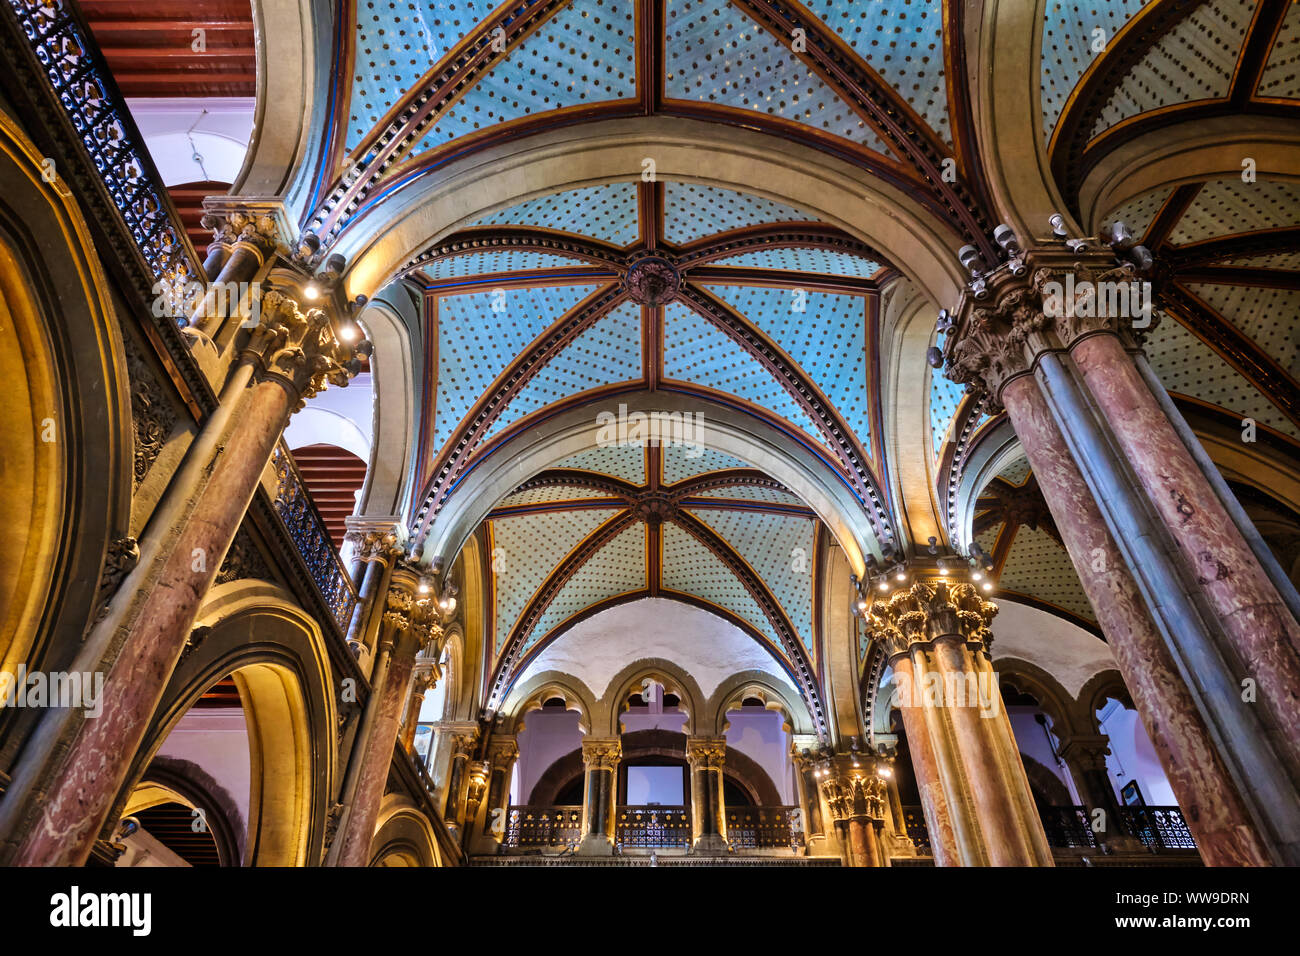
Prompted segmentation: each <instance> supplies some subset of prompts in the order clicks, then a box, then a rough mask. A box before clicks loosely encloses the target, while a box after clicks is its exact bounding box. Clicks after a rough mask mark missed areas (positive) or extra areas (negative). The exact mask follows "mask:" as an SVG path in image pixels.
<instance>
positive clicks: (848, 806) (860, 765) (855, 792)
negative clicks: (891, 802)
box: [821, 754, 888, 821]
mask: <svg viewBox="0 0 1300 956" xmlns="http://www.w3.org/2000/svg"><path fill="white" fill-rule="evenodd" d="M882 763H885V764H887V763H888V761H885V760H884V759H883V758H878V757H875V756H873V755H870V754H866V755H860V756H859V755H854V754H840V755H839V756H836V757H834V758H833V759H831V760H830V761H829V763H828V765H827V766H825V767H824V769H823V773H822V778H821V786H822V795H823V796H824V797H825V798H826V805H827V806H828V807H829V808H830V811H831V816H832V817H833V818H834V819H835V820H837V821H840V820H851V819H855V818H858V819H870V820H883V819H884V818H885V781H884V779H883V778H882V777H881V776H880V773H879V770H880V767H881V765H882Z"/></svg>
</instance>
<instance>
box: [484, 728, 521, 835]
mask: <svg viewBox="0 0 1300 956" xmlns="http://www.w3.org/2000/svg"><path fill="white" fill-rule="evenodd" d="M487 754H488V765H489V767H490V768H491V769H490V776H489V778H488V791H487V813H486V814H485V815H484V817H483V835H484V836H485V837H487V838H488V839H489V840H490V841H491V842H492V843H494V844H496V845H498V846H499V845H500V844H501V842H502V840H504V839H505V835H506V824H507V822H508V820H507V818H508V816H509V814H510V782H511V778H512V777H513V776H514V773H515V764H516V763H517V762H518V761H519V738H518V737H516V736H515V735H514V734H493V735H492V739H491V740H489V741H488V747H487Z"/></svg>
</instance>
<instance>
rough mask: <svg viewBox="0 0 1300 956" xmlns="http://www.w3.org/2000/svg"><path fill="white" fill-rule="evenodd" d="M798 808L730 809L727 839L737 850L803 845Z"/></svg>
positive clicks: (728, 811)
mask: <svg viewBox="0 0 1300 956" xmlns="http://www.w3.org/2000/svg"><path fill="white" fill-rule="evenodd" d="M798 810H799V808H798V807H735V808H728V809H727V811H726V814H727V842H728V843H730V844H731V845H732V846H733V847H735V848H736V849H738V850H766V849H772V848H775V847H785V846H788V847H795V846H802V845H803V842H804V841H803V828H802V827H800V826H799V825H798V821H799V813H798V812H796V811H798Z"/></svg>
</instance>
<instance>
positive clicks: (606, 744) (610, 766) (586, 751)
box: [582, 737, 623, 770]
mask: <svg viewBox="0 0 1300 956" xmlns="http://www.w3.org/2000/svg"><path fill="white" fill-rule="evenodd" d="M622 757H623V744H622V741H620V740H619V739H618V738H603V737H597V738H595V739H591V738H588V739H586V740H584V741H583V742H582V763H583V766H585V767H586V768H587V769H588V770H614V769H615V768H617V767H618V762H619V760H620V759H622Z"/></svg>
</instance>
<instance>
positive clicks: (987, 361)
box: [945, 253, 1295, 865]
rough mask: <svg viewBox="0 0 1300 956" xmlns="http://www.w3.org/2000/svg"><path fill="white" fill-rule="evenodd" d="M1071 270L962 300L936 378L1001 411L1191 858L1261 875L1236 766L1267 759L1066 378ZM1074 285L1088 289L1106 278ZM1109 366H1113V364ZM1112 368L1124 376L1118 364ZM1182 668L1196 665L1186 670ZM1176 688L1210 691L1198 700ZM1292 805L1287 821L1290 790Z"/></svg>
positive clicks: (1147, 523) (1097, 275)
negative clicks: (1157, 765)
mask: <svg viewBox="0 0 1300 956" xmlns="http://www.w3.org/2000/svg"><path fill="white" fill-rule="evenodd" d="M1029 258H1030V259H1031V260H1034V259H1035V256H1034V255H1031V256H1030V257H1029ZM1078 258H1079V257H1078V256H1076V255H1074V254H1071V255H1069V256H1068V257H1062V256H1061V255H1058V254H1055V253H1045V254H1043V255H1041V256H1037V263H1036V265H1037V268H1036V269H1035V270H1034V272H1033V273H1032V275H1033V281H1032V283H1030V282H1029V281H1027V280H1026V281H1021V280H1018V279H1016V278H1015V277H1012V276H1008V275H1003V274H1000V273H999V274H997V275H995V276H990V277H989V282H988V284H989V286H990V288H988V289H987V290H986V291H985V292H984V293H983V295H982V298H981V299H978V300H977V299H975V298H974V297H973V296H967V297H964V298H963V303H962V308H961V314H960V316H959V317H958V318H957V320H956V321H955V323H954V325H955V328H954V329H953V330H952V331H950V332H949V337H948V342H947V344H946V346H945V354H946V355H947V360H948V369H947V371H948V375H949V377H950V378H953V379H954V380H956V381H960V382H965V383H967V384H968V386H970V387H973V388H975V389H976V390H978V391H980V392H981V393H983V395H984V396H985V402H986V405H987V406H988V407H990V408H992V409H995V410H996V408H997V407H998V406H999V405H1001V406H1003V407H1005V408H1006V411H1007V415H1008V418H1009V419H1010V420H1011V423H1012V426H1013V427H1014V428H1015V431H1016V434H1017V436H1018V437H1019V438H1020V441H1021V444H1022V445H1023V447H1024V451H1025V454H1026V456H1027V457H1028V459H1029V464H1030V466H1031V467H1032V468H1033V471H1034V474H1035V476H1036V478H1037V479H1038V484H1039V487H1040V488H1041V489H1042V492H1043V495H1044V498H1045V499H1046V501H1047V505H1048V508H1049V510H1050V511H1051V513H1052V517H1053V519H1054V520H1055V523H1056V526H1057V529H1058V531H1059V532H1060V535H1061V539H1062V541H1063V543H1064V544H1065V547H1066V550H1067V551H1068V552H1069V555H1070V559H1071V562H1072V563H1073V565H1074V568H1075V570H1076V572H1077V573H1078V575H1079V581H1080V583H1081V584H1082V586H1083V589H1084V592H1085V593H1086V595H1087V597H1088V600H1089V602H1090V603H1091V604H1092V607H1093V609H1094V611H1095V613H1096V615H1097V619H1098V622H1099V624H1100V625H1101V628H1102V631H1103V632H1104V633H1105V635H1106V638H1107V642H1108V644H1109V646H1110V648H1111V651H1112V652H1113V654H1114V656H1115V661H1116V665H1117V667H1118V668H1119V670H1120V673H1121V675H1122V676H1123V678H1124V682H1125V684H1126V685H1127V687H1128V689H1129V693H1130V694H1131V695H1132V698H1133V702H1134V705H1135V707H1136V708H1137V711H1138V714H1139V716H1140V718H1141V719H1142V722H1143V725H1144V727H1145V728H1146V730H1147V734H1148V736H1149V737H1150V738H1151V741H1152V743H1153V744H1154V746H1155V749H1156V752H1157V755H1158V756H1159V759H1160V762H1161V765H1162V767H1163V768H1164V771H1165V774H1166V776H1167V777H1168V779H1169V782H1170V786H1171V787H1172V788H1173V790H1174V793H1175V795H1176V796H1177V799H1178V802H1179V805H1180V807H1181V808H1182V810H1183V815H1184V817H1185V819H1186V820H1187V822H1188V826H1189V828H1190V829H1191V831H1192V833H1193V835H1194V836H1195V838H1196V841H1197V845H1198V847H1199V848H1200V851H1201V855H1202V858H1203V859H1204V860H1205V862H1206V863H1207V864H1209V865H1250V864H1258V863H1263V862H1266V861H1267V860H1268V859H1269V850H1268V848H1267V845H1266V840H1265V839H1264V837H1263V833H1262V831H1261V830H1260V829H1259V821H1260V819H1261V817H1260V816H1259V813H1260V809H1261V807H1262V805H1263V804H1265V803H1267V801H1266V800H1265V801H1263V802H1262V803H1261V801H1260V800H1259V799H1252V800H1251V801H1250V802H1248V801H1247V799H1246V797H1247V796H1248V789H1249V788H1248V787H1243V777H1244V776H1248V775H1249V771H1248V770H1247V769H1246V768H1245V766H1244V765H1243V764H1242V762H1241V761H1242V760H1243V758H1244V757H1246V756H1249V757H1250V762H1251V763H1252V764H1253V765H1254V766H1255V768H1256V769H1257V771H1258V773H1259V774H1260V775H1261V776H1266V777H1268V778H1269V779H1270V780H1274V781H1276V779H1277V772H1276V771H1277V770H1278V764H1277V761H1276V759H1275V756H1276V755H1275V754H1272V753H1271V752H1270V749H1269V747H1268V746H1267V744H1268V741H1267V740H1266V739H1265V738H1264V735H1263V734H1262V732H1261V731H1260V730H1259V729H1258V727H1254V726H1252V719H1253V718H1252V715H1251V714H1249V713H1248V712H1247V713H1243V710H1242V708H1241V706H1239V705H1240V699H1239V688H1238V687H1237V686H1236V679H1235V677H1233V676H1232V674H1231V673H1230V672H1229V671H1228V670H1226V669H1225V668H1224V667H1223V661H1222V659H1221V658H1220V657H1219V656H1218V655H1217V653H1215V652H1214V649H1213V647H1212V645H1213V643H1214V641H1215V638H1214V635H1213V628H1212V627H1210V626H1208V624H1207V622H1206V620H1205V619H1204V618H1203V616H1202V615H1201V613H1200V611H1199V610H1198V603H1199V602H1198V600H1197V599H1196V597H1195V595H1194V594H1193V593H1191V592H1193V591H1194V590H1195V586H1194V585H1193V586H1191V587H1189V586H1188V585H1187V577H1186V575H1185V574H1184V573H1183V571H1180V569H1179V568H1178V566H1177V564H1178V561H1179V560H1180V558H1179V555H1178V554H1177V551H1178V549H1177V548H1176V547H1175V546H1174V545H1172V543H1171V544H1170V545H1169V546H1168V547H1165V545H1164V544H1163V543H1162V540H1161V538H1162V536H1163V535H1167V534H1168V533H1169V532H1168V531H1166V530H1165V529H1164V528H1163V527H1161V524H1162V523H1163V522H1161V521H1153V520H1152V516H1151V515H1150V513H1149V509H1147V508H1146V506H1145V505H1144V503H1143V501H1142V500H1141V499H1142V495H1141V494H1140V492H1139V489H1138V488H1136V487H1135V486H1134V483H1133V481H1132V480H1130V478H1129V477H1128V476H1129V475H1130V474H1131V473H1130V472H1129V470H1128V466H1126V465H1125V464H1124V463H1123V462H1121V461H1119V460H1118V459H1117V456H1116V455H1115V452H1114V448H1115V445H1116V441H1115V440H1114V439H1113V438H1109V437H1107V425H1106V423H1105V422H1103V421H1099V420H1098V419H1097V417H1096V415H1095V414H1094V412H1093V408H1094V403H1093V400H1092V399H1091V398H1090V397H1089V396H1088V395H1087V394H1085V392H1084V389H1083V388H1082V386H1081V384H1080V382H1079V379H1078V376H1077V375H1075V374H1074V373H1073V372H1072V371H1071V369H1070V361H1071V360H1070V357H1069V355H1068V354H1067V345H1068V344H1069V343H1075V344H1080V343H1083V342H1086V341H1088V339H1089V338H1095V337H1098V336H1099V335H1100V332H1099V329H1100V328H1101V327H1100V326H1098V325H1097V322H1096V321H1093V320H1091V319H1089V320H1085V319H1084V317H1082V316H1080V315H1078V314H1077V312H1078V311H1079V310H1077V309H1076V308H1075V307H1074V305H1073V303H1071V305H1070V308H1069V309H1064V308H1062V306H1061V302H1060V301H1059V299H1054V294H1055V295H1059V293H1058V292H1057V290H1059V289H1064V288H1066V287H1069V288H1075V287H1076V282H1075V280H1076V277H1075V275H1074V271H1073V270H1074V269H1075V267H1076V266H1077V262H1076V260H1077V259H1078ZM1086 274H1087V275H1090V276H1091V279H1089V283H1091V284H1092V285H1096V282H1095V281H1094V280H1099V279H1100V280H1105V281H1109V279H1106V277H1107V276H1109V277H1110V279H1115V278H1116V276H1113V275H1111V274H1110V273H1107V272H1095V271H1094V272H1092V273H1086ZM1124 275H1125V273H1124V272H1123V270H1121V271H1120V274H1119V279H1120V280H1121V281H1122V280H1123V276H1124ZM1129 278H1132V277H1131V276H1129ZM1084 287H1087V284H1085V285H1083V286H1080V288H1084ZM1111 328H1118V326H1117V325H1112V326H1111ZM1089 330H1091V333H1092V334H1088V335H1085V332H1088V331H1089ZM1111 360H1114V361H1120V360H1121V357H1120V356H1116V355H1114V354H1113V353H1112V354H1111ZM1122 361H1123V362H1124V363H1127V364H1132V359H1131V358H1130V357H1129V356H1128V355H1127V354H1125V355H1123V356H1122ZM1184 450H1185V449H1184ZM1203 477H1204V476H1203V475H1202V476H1201V478H1202V479H1203ZM1189 480H1190V476H1189ZM1188 660H1197V661H1199V662H1200V665H1199V666H1198V667H1197V668H1195V669H1194V670H1190V671H1189V670H1188V668H1187V666H1186V663H1187V661H1188ZM1189 677H1195V678H1196V681H1203V682H1210V683H1214V684H1215V686H1216V687H1217V688H1218V689H1217V690H1215V691H1214V692H1213V693H1210V694H1206V693H1205V692H1204V689H1199V690H1198V688H1197V686H1196V682H1195V681H1191V680H1189ZM1225 728H1231V730H1232V732H1231V733H1229V734H1227V735H1225V734H1224V729H1225ZM1239 750H1240V751H1242V753H1238V751H1239ZM1234 761H1237V768H1236V769H1234ZM1273 789H1274V790H1275V791H1276V790H1277V789H1278V786H1277V785H1276V784H1275V785H1274V787H1273ZM1283 802H1284V801H1283ZM1291 804H1292V806H1291V810H1292V811H1293V812H1294V809H1295V808H1294V804H1295V796H1294V792H1292V794H1291ZM1282 809H1285V808H1282Z"/></svg>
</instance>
